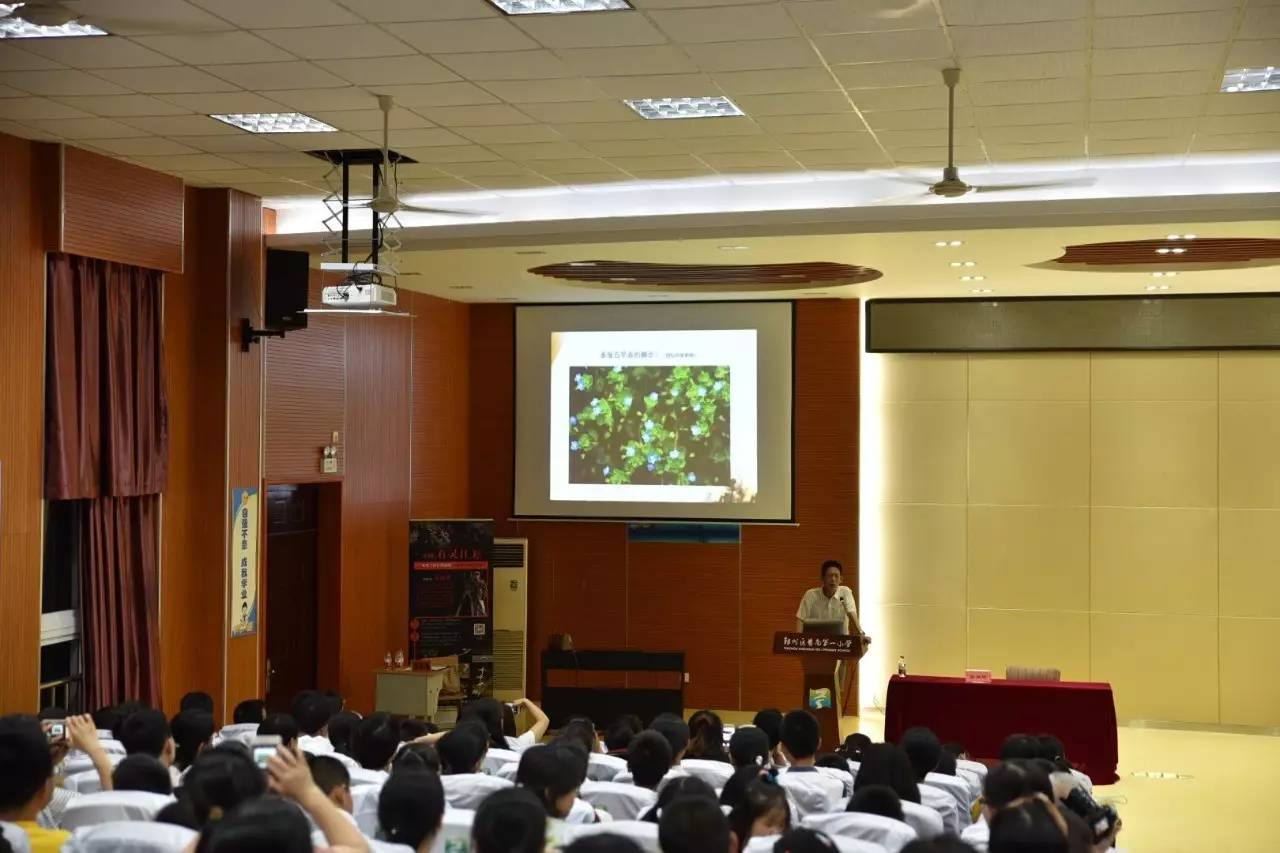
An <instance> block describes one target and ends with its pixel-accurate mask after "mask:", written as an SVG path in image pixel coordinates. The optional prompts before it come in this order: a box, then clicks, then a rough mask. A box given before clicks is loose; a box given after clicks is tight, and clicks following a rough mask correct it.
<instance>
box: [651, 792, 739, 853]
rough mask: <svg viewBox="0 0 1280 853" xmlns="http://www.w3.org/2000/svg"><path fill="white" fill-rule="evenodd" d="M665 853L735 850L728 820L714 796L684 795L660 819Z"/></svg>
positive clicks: (706, 852)
mask: <svg viewBox="0 0 1280 853" xmlns="http://www.w3.org/2000/svg"><path fill="white" fill-rule="evenodd" d="M658 844H659V846H661V847H662V853H732V851H733V850H735V848H734V847H733V835H732V833H731V832H730V831H729V820H728V818H726V817H725V814H724V812H722V811H720V804H719V803H717V802H716V801H715V798H714V797H706V796H696V795H694V796H688V795H686V796H681V797H677V798H676V799H675V800H673V801H672V802H671V803H670V804H668V805H667V806H666V807H665V808H663V809H662V816H661V817H660V818H659V819H658Z"/></svg>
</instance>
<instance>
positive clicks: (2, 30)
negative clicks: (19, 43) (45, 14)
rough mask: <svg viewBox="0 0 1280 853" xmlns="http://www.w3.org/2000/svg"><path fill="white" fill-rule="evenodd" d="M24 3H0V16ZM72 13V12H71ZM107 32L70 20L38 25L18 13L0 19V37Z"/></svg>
mask: <svg viewBox="0 0 1280 853" xmlns="http://www.w3.org/2000/svg"><path fill="white" fill-rule="evenodd" d="M25 5H27V4H25V3H0V16H4V15H10V14H12V13H13V12H14V11H15V10H17V9H21V8H22V7H23V6H25ZM71 14H74V13H71ZM105 35H109V33H108V32H107V31H106V30H104V29H100V28H98V27H95V26H93V25H92V24H81V23H79V22H78V21H75V20H72V21H68V22H67V23H65V24H58V25H56V26H43V27H42V26H40V25H39V24H33V23H31V22H30V21H27V20H25V19H23V17H22V14H21V13H19V14H18V17H16V18H4V20H0V39H56V38H67V37H69V36H105Z"/></svg>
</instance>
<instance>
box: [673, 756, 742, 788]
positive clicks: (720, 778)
mask: <svg viewBox="0 0 1280 853" xmlns="http://www.w3.org/2000/svg"><path fill="white" fill-rule="evenodd" d="M680 769H681V770H683V771H684V772H686V773H688V774H689V775H690V776H693V777H696V778H698V779H701V780H702V781H703V782H706V783H707V784H708V785H710V786H711V787H712V788H715V789H716V790H717V791H718V790H720V789H721V788H723V787H724V785H725V783H726V782H728V781H729V778H730V777H731V776H733V765H732V764H726V763H724V762H723V761H707V760H706V759H704V758H686V759H685V760H684V761H681V762H680Z"/></svg>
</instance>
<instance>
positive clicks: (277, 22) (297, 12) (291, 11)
mask: <svg viewBox="0 0 1280 853" xmlns="http://www.w3.org/2000/svg"><path fill="white" fill-rule="evenodd" d="M165 2H168V0H165ZM190 2H192V3H195V4H196V5H197V6H200V7H202V8H204V9H206V10H208V11H209V12H212V13H213V14H215V15H217V16H218V17H220V18H226V19H227V20H228V21H231V22H232V23H233V24H235V25H236V26H238V27H244V28H245V29H261V28H266V27H307V26H312V27H317V26H323V25H326V24H358V23H360V18H359V17H357V16H356V15H354V14H352V13H351V12H350V11H348V10H347V9H344V8H342V7H341V6H339V5H338V4H337V3H335V2H333V0H289V2H287V3H281V2H276V3H272V2H269V1H268V2H263V0H190Z"/></svg>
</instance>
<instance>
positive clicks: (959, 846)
mask: <svg viewBox="0 0 1280 853" xmlns="http://www.w3.org/2000/svg"><path fill="white" fill-rule="evenodd" d="M899 853H973V849H972V848H971V847H969V845H967V844H965V843H964V842H963V841H961V840H960V839H958V838H956V837H955V836H954V835H939V836H938V837H937V838H931V839H929V840H928V841H923V840H917V841H912V842H911V843H910V844H908V845H907V846H906V847H903V848H902V850H901V851H899ZM1028 853H1030V851H1028Z"/></svg>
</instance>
